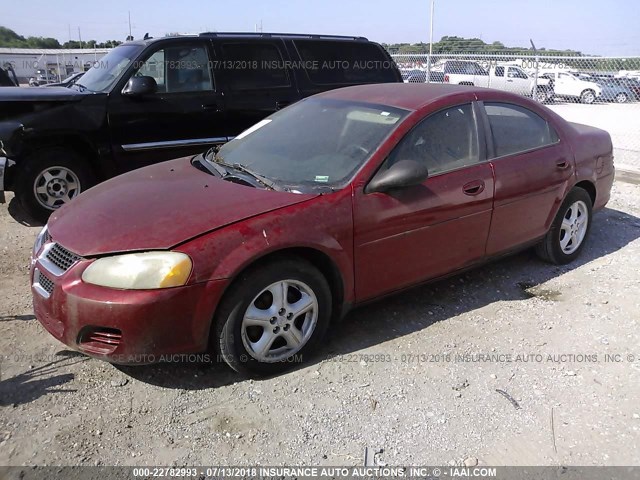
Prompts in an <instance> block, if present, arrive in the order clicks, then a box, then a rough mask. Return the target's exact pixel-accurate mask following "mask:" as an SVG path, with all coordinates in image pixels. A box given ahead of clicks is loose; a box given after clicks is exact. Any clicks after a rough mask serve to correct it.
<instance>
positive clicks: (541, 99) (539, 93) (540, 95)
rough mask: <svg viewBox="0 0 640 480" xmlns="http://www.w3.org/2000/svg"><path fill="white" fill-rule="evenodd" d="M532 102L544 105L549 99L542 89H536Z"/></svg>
mask: <svg viewBox="0 0 640 480" xmlns="http://www.w3.org/2000/svg"><path fill="white" fill-rule="evenodd" d="M533 98H534V100H535V101H536V102H538V103H545V102H547V101H548V99H549V94H548V93H547V92H546V91H545V90H544V89H542V88H538V89H537V90H536V92H535V94H534V96H533Z"/></svg>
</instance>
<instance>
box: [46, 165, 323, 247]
mask: <svg viewBox="0 0 640 480" xmlns="http://www.w3.org/2000/svg"><path fill="white" fill-rule="evenodd" d="M315 196H317V194H295V193H288V192H276V191H273V190H263V189H259V188H252V187H248V186H243V185H238V184H235V183H231V182H228V181H225V180H221V179H220V178H218V177H215V176H213V175H211V174H209V173H206V172H203V171H201V170H198V169H197V168H196V167H194V166H193V165H191V161H190V159H189V158H181V159H177V160H172V161H169V162H163V163H159V164H157V165H152V166H150V167H146V168H142V169H140V170H135V171H133V172H130V173H128V174H125V175H121V176H119V177H116V178H113V179H111V180H108V181H106V182H104V183H102V184H100V185H98V186H96V187H94V188H92V189H90V190H88V191H87V192H85V193H83V194H82V195H80V196H79V197H78V198H76V199H74V200H73V201H72V202H70V203H69V204H67V205H65V206H64V207H62V208H61V209H60V210H57V211H56V212H54V213H53V214H52V216H51V218H50V219H49V233H50V234H51V237H52V238H53V240H54V241H55V242H58V243H60V244H61V245H63V246H64V247H65V248H67V249H68V250H70V251H72V252H74V253H76V254H78V255H81V256H85V257H91V256H97V255H104V254H110V253H117V252H127V251H142V250H166V249H170V248H172V247H175V246H176V245H178V244H180V243H183V242H185V241H187V240H190V239H192V238H194V237H196V236H199V235H202V234H204V233H207V232H210V231H213V230H216V229H218V228H221V227H224V226H226V225H230V224H232V223H235V222H239V221H241V220H244V219H247V218H250V217H253V216H256V215H260V214H263V213H266V212H269V211H272V210H276V209H279V208H282V207H286V206H288V205H293V204H296V203H300V202H303V201H306V200H308V199H310V198H313V197H315Z"/></svg>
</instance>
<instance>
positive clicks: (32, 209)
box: [15, 148, 95, 223]
mask: <svg viewBox="0 0 640 480" xmlns="http://www.w3.org/2000/svg"><path fill="white" fill-rule="evenodd" d="M21 164H22V165H23V167H22V168H21V170H20V171H19V172H18V177H17V178H16V188H15V191H16V197H17V198H18V201H19V202H20V204H21V205H22V208H24V210H25V211H26V212H27V213H28V214H29V215H30V216H31V217H33V218H34V219H35V220H38V221H40V222H42V223H46V222H47V220H48V218H49V215H51V213H52V212H53V211H54V210H57V209H58V208H60V207H61V206H63V205H65V204H66V203H69V202H70V201H71V200H72V199H74V198H75V197H77V196H78V195H80V193H81V192H83V191H85V190H87V189H89V188H90V187H91V186H93V185H94V184H95V176H94V175H93V172H92V171H91V168H90V167H89V165H88V164H87V162H86V161H85V160H83V158H82V157H80V155H78V154H77V153H76V152H74V151H73V150H69V149H66V148H53V149H50V150H49V149H42V150H37V151H36V152H34V153H33V154H31V155H30V156H28V157H27V158H25V159H24V161H23V162H21Z"/></svg>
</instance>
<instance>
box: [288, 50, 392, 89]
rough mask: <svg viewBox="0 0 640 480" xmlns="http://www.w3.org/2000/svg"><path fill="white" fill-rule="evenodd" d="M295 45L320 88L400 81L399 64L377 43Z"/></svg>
mask: <svg viewBox="0 0 640 480" xmlns="http://www.w3.org/2000/svg"><path fill="white" fill-rule="evenodd" d="M294 45H295V47H296V49H297V50H298V53H299V54H300V58H301V59H302V64H303V66H304V67H305V71H306V72H307V75H308V76H309V80H311V82H313V83H315V84H317V85H333V84H360V83H391V82H396V81H398V77H397V67H396V64H395V62H394V61H393V60H392V59H391V58H389V57H388V56H387V55H385V54H384V52H383V51H382V49H381V48H380V47H379V46H378V45H375V44H373V43H356V42H345V41H331V40H322V41H318V40H296V41H294Z"/></svg>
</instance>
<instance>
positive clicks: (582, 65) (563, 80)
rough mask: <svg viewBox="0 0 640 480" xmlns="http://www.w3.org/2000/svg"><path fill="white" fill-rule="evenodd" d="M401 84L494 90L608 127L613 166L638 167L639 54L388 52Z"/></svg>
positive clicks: (639, 153) (571, 118)
mask: <svg viewBox="0 0 640 480" xmlns="http://www.w3.org/2000/svg"><path fill="white" fill-rule="evenodd" d="M392 57H393V58H394V60H395V61H396V63H397V64H398V67H399V68H400V70H401V72H402V76H403V79H404V81H405V82H410V83H449V84H456V85H475V86H480V87H489V88H496V89H499V90H505V91H510V92H513V93H517V94H520V95H525V96H529V97H532V98H534V99H536V100H537V101H539V102H543V103H545V104H546V105H547V106H548V107H549V108H551V109H552V110H554V111H556V112H557V113H558V114H560V115H561V116H563V117H564V118H565V119H567V120H569V121H572V122H578V123H584V124H587V125H592V126H594V127H598V128H602V129H605V130H607V131H608V132H609V133H610V134H611V137H612V139H613V144H614V148H615V155H616V164H617V165H618V168H625V169H633V170H638V171H640V57H585V56H553V55H534V54H531V55H521V54H518V55H513V54H461V53H446V54H444V53H438V54H433V55H424V54H423V55H405V54H392Z"/></svg>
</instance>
